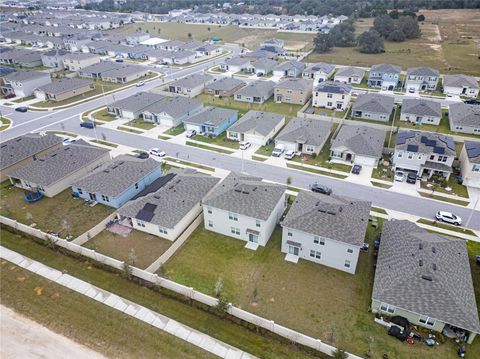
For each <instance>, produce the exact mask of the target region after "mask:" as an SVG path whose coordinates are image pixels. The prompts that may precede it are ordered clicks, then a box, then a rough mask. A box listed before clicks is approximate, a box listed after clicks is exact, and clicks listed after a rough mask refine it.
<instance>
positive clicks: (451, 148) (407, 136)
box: [395, 130, 456, 156]
mask: <svg viewBox="0 0 480 359" xmlns="http://www.w3.org/2000/svg"><path fill="white" fill-rule="evenodd" d="M412 146H416V147H415V150H414V149H413V148H412ZM435 148H443V151H444V153H443V154H444V155H446V156H456V150H455V142H454V140H453V137H451V136H446V135H438V134H435V133H431V132H419V131H411V130H400V131H399V132H398V136H397V144H396V146H395V149H396V150H397V149H398V150H404V151H409V152H417V153H426V154H430V153H432V152H433V151H434V149H435ZM437 153H438V152H437Z"/></svg>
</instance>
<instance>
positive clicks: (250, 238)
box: [248, 233, 258, 243]
mask: <svg viewBox="0 0 480 359" xmlns="http://www.w3.org/2000/svg"><path fill="white" fill-rule="evenodd" d="M248 241H249V242H252V243H258V236H256V235H255V234H252V233H249V234H248Z"/></svg>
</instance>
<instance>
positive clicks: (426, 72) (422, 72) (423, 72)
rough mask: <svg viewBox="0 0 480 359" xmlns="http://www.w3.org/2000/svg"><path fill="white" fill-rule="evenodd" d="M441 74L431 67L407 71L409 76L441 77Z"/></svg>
mask: <svg viewBox="0 0 480 359" xmlns="http://www.w3.org/2000/svg"><path fill="white" fill-rule="evenodd" d="M439 75H440V72H439V71H438V70H437V69H432V68H431V67H410V68H409V69H407V76H437V77H438V76H439Z"/></svg>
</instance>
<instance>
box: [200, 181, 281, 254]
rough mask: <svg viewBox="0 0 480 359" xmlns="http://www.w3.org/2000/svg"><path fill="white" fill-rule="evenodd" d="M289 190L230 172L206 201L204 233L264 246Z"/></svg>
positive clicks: (253, 246)
mask: <svg viewBox="0 0 480 359" xmlns="http://www.w3.org/2000/svg"><path fill="white" fill-rule="evenodd" d="M285 190H286V187H285V186H283V185H280V184H274V183H266V182H263V181H262V180H261V179H260V178H258V177H253V176H248V175H243V174H238V173H234V172H231V173H230V174H229V175H228V176H227V177H226V178H225V179H224V180H223V181H222V182H221V183H220V185H219V186H218V187H217V188H215V190H214V191H213V192H212V193H211V194H209V195H208V196H207V197H206V198H205V199H204V201H203V218H204V224H205V229H207V230H209V231H212V232H216V233H220V234H223V235H225V236H229V237H232V238H235V239H240V240H243V241H245V242H247V245H246V248H249V249H252V250H256V249H257V248H258V246H265V245H266V244H267V242H268V240H269V239H270V236H271V235H272V233H273V230H274V229H275V226H276V225H277V223H278V222H279V220H280V218H281V217H282V214H283V212H284V211H285V208H286V196H285Z"/></svg>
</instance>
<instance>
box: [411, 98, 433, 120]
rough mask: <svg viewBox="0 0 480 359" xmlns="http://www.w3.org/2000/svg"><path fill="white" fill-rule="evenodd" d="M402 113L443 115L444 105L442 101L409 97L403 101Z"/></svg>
mask: <svg viewBox="0 0 480 359" xmlns="http://www.w3.org/2000/svg"><path fill="white" fill-rule="evenodd" d="M402 113H408V114H411V115H417V116H433V117H442V106H441V104H440V102H437V101H432V100H425V99H417V98H407V99H405V100H403V102H402Z"/></svg>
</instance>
